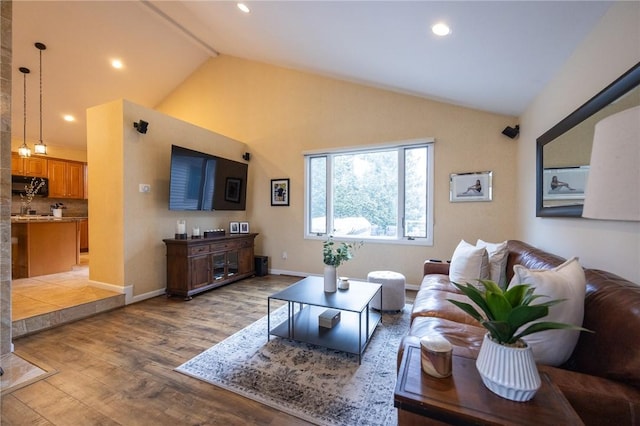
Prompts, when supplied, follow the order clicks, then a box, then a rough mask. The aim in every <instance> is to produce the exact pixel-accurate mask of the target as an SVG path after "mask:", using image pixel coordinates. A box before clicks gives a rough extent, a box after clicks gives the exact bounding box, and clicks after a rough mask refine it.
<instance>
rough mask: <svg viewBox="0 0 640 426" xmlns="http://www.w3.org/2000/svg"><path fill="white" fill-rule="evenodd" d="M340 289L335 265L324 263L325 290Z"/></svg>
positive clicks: (331, 291)
mask: <svg viewBox="0 0 640 426" xmlns="http://www.w3.org/2000/svg"><path fill="white" fill-rule="evenodd" d="M337 290H338V273H337V271H336V267H335V266H331V265H324V291H325V292H326V293H335V292H336V291H337Z"/></svg>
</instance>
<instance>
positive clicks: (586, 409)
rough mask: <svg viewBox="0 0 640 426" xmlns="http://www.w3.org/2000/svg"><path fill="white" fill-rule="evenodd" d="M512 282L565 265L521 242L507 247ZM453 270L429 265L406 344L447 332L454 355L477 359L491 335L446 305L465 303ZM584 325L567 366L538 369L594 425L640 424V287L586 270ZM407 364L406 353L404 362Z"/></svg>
mask: <svg viewBox="0 0 640 426" xmlns="http://www.w3.org/2000/svg"><path fill="white" fill-rule="evenodd" d="M507 245H508V248H509V258H508V263H507V278H508V279H509V280H511V278H512V277H513V266H514V265H517V264H520V265H523V266H524V267H526V268H529V269H549V268H553V267H556V266H558V265H560V264H562V263H563V262H564V261H565V259H563V258H561V257H559V256H555V255H553V254H550V253H547V252H544V251H542V250H539V249H536V248H534V247H532V246H530V245H528V244H526V243H523V242H521V241H516V240H510V241H508V244H507ZM448 273H449V264H448V263H444V262H434V261H427V262H425V264H424V278H423V281H422V284H421V286H420V290H419V291H418V293H417V295H416V298H415V302H414V305H413V310H412V315H411V328H410V331H409V334H408V336H407V337H405V339H404V342H403V344H402V345H401V349H400V351H399V352H402V348H404V345H405V344H406V343H411V344H419V338H420V337H423V336H425V335H427V334H429V333H434V332H436V333H440V334H442V335H443V336H444V337H446V338H447V339H448V340H449V341H450V342H451V343H452V345H453V347H454V354H456V355H460V356H466V357H470V358H476V357H477V354H478V351H479V350H480V345H481V343H482V338H483V336H484V334H485V331H486V330H485V329H484V328H483V327H482V326H481V325H480V324H479V323H478V322H476V321H475V320H474V319H473V318H471V317H470V316H469V315H467V314H466V313H464V312H463V311H462V310H460V309H459V308H457V307H456V306H455V305H453V304H452V303H450V302H448V301H447V299H459V300H465V299H466V298H465V296H463V295H462V294H460V292H459V291H458V290H457V289H456V287H454V286H453V285H451V282H450V281H449V276H448ZM585 276H586V281H587V288H586V296H585V301H584V304H585V306H584V322H583V326H584V327H585V328H587V329H589V330H592V331H594V333H584V332H583V333H581V335H580V339H579V340H578V344H577V345H576V348H575V349H574V351H573V354H572V355H571V357H570V359H569V360H568V361H567V362H566V363H565V364H564V365H562V366H561V367H550V366H542V365H541V366H539V368H540V370H541V371H545V372H546V373H547V374H549V376H550V377H551V379H552V381H553V382H554V383H555V384H556V385H557V386H558V387H559V388H560V390H561V391H562V392H563V393H564V395H565V397H566V398H567V399H568V400H569V402H570V403H571V405H572V406H573V408H574V409H575V411H576V412H577V413H578V415H579V416H580V417H581V419H582V420H583V421H584V423H585V424H587V425H605V424H611V425H640V285H637V284H634V283H632V282H630V281H628V280H625V279H623V278H621V277H619V276H617V275H614V274H612V273H609V272H605V271H600V270H595V269H585ZM398 359H401V353H399V358H398Z"/></svg>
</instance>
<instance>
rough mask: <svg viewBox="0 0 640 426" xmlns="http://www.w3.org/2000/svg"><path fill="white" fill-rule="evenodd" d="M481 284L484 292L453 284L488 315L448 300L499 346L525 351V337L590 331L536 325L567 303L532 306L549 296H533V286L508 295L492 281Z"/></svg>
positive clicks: (512, 290) (511, 290)
mask: <svg viewBox="0 0 640 426" xmlns="http://www.w3.org/2000/svg"><path fill="white" fill-rule="evenodd" d="M480 283H482V285H483V286H484V288H485V290H484V291H481V290H479V289H477V288H476V287H474V286H473V285H471V284H466V285H461V284H457V283H453V285H455V286H456V287H457V288H458V289H459V290H460V291H461V292H462V293H464V294H465V295H466V296H467V297H468V298H469V299H471V301H473V303H475V304H476V305H477V307H478V308H480V309H481V310H482V312H483V313H484V315H482V314H481V313H480V312H478V310H477V309H476V308H475V307H474V306H472V305H471V304H469V303H465V302H460V301H457V300H451V299H447V300H449V302H451V303H453V304H454V305H456V306H457V307H459V308H460V309H462V310H463V311H465V312H466V313H468V314H469V315H471V316H472V317H473V318H475V319H476V320H477V321H478V322H480V324H482V326H483V327H484V328H486V329H487V330H488V331H489V335H490V336H491V338H492V339H493V340H494V341H495V342H496V343H499V344H501V345H505V346H515V347H525V346H526V344H525V343H524V342H523V341H522V340H521V339H522V337H524V336H527V335H529V334H533V333H537V332H540V331H545V330H553V329H571V330H581V331H589V330H587V329H586V328H582V327H577V326H574V325H572V324H564V323H559V322H549V321H546V322H545V321H541V322H533V321H536V320H539V319H541V318H544V317H546V316H547V315H548V314H549V307H551V306H553V305H556V304H558V303H561V302H563V301H565V300H566V299H557V300H548V301H546V302H543V303H536V304H535V305H532V304H531V302H533V301H534V300H536V299H538V298H541V297H547V296H543V295H538V294H533V292H534V290H535V288H534V287H531V286H530V285H529V284H520V285H515V286H513V287H511V288H509V289H508V290H506V291H505V290H503V289H501V288H500V287H499V286H498V284H496V283H495V282H493V281H491V280H480ZM532 322H533V323H532ZM529 323H532V324H530V325H528V326H527V327H526V328H524V329H523V330H522V331H520V332H518V330H519V329H520V328H521V327H523V326H525V325H527V324H529Z"/></svg>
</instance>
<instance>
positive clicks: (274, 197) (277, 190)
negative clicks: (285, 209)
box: [271, 179, 289, 206]
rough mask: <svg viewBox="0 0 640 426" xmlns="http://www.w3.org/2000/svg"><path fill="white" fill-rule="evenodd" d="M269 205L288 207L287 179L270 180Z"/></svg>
mask: <svg viewBox="0 0 640 426" xmlns="http://www.w3.org/2000/svg"><path fill="white" fill-rule="evenodd" d="M271 205H272V206H288V205H289V179H271Z"/></svg>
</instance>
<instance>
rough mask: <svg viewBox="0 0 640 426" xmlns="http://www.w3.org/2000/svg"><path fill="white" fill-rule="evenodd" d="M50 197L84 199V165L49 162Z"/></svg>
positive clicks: (75, 162) (68, 162) (57, 161)
mask: <svg viewBox="0 0 640 426" xmlns="http://www.w3.org/2000/svg"><path fill="white" fill-rule="evenodd" d="M48 169H49V197H50V198H77V199H82V198H84V194H85V192H84V180H85V174H84V163H80V162H78V161H66V160H49V167H48Z"/></svg>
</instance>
